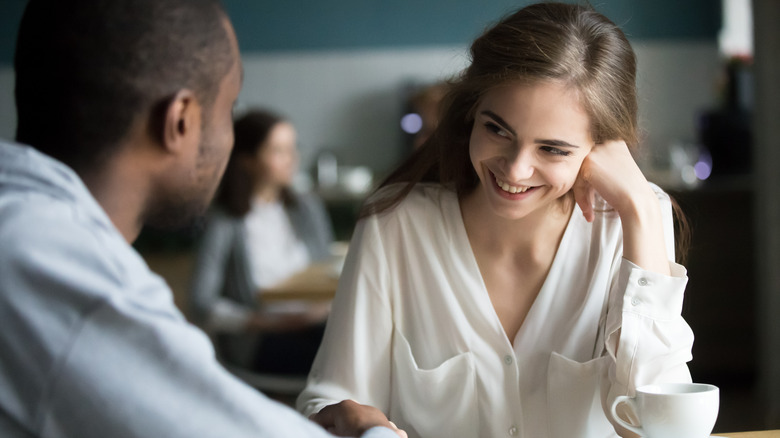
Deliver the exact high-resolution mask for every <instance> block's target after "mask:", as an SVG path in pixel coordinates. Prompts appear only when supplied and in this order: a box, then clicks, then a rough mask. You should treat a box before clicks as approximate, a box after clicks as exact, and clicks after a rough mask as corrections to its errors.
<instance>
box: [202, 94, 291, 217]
mask: <svg viewBox="0 0 780 438" xmlns="http://www.w3.org/2000/svg"><path fill="white" fill-rule="evenodd" d="M283 122H286V119H285V118H283V117H282V116H280V115H278V114H275V113H273V112H271V111H268V110H263V109H253V110H250V111H249V112H247V113H246V114H244V115H243V116H241V118H239V119H237V120H236V121H235V123H233V133H234V137H235V140H234V143H233V151H232V152H231V154H230V160H229V161H228V164H227V167H226V168H225V176H224V177H223V178H222V184H221V186H220V188H219V192H218V193H217V196H216V199H215V202H216V204H217V205H219V206H220V207H222V208H223V209H224V210H225V211H226V212H227V213H229V214H230V215H232V216H236V217H243V216H244V215H246V214H247V213H248V212H249V210H250V208H251V201H252V193H253V190H254V188H255V178H257V176H256V175H252V174H250V173H249V172H247V170H246V169H245V168H244V166H243V165H242V161H243V160H245V159H247V158H253V157H256V156H257V154H258V152H259V151H260V150H261V149H262V148H263V147H264V146H265V145H266V141H267V140H268V136H269V135H270V134H271V131H272V130H273V128H274V127H276V126H277V125H278V124H279V123H283ZM281 199H282V202H283V203H284V204H285V205H287V206H290V205H292V204H293V203H294V200H295V198H294V197H293V196H292V192H291V191H290V190H289V189H287V188H283V189H282V193H281Z"/></svg>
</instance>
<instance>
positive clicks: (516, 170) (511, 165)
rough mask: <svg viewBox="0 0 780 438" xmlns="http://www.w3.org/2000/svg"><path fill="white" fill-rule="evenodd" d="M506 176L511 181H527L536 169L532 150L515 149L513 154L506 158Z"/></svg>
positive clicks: (525, 148)
mask: <svg viewBox="0 0 780 438" xmlns="http://www.w3.org/2000/svg"><path fill="white" fill-rule="evenodd" d="M507 166H508V169H507V176H508V177H510V178H512V180H513V181H515V182H517V181H522V180H525V179H529V178H530V177H531V176H532V175H533V174H534V170H535V168H536V158H535V157H534V154H533V150H532V148H529V147H517V148H516V149H515V150H514V151H513V153H512V154H511V155H510V156H508V157H507Z"/></svg>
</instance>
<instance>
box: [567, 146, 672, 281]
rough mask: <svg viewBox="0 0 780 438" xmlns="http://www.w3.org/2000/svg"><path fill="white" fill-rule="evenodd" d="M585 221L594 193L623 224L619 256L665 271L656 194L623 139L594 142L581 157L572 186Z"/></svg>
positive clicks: (591, 213)
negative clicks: (583, 156)
mask: <svg viewBox="0 0 780 438" xmlns="http://www.w3.org/2000/svg"><path fill="white" fill-rule="evenodd" d="M572 190H573V191H574V199H575V200H576V201H577V204H578V205H579V206H580V209H582V214H583V215H584V216H585V219H586V220H587V221H588V222H591V221H593V219H594V217H595V213H594V211H593V201H594V196H595V193H598V194H599V195H600V196H601V197H602V198H604V200H605V201H606V202H607V203H608V204H609V205H610V206H611V207H612V208H614V209H615V211H616V212H617V213H618V215H620V220H621V222H622V224H623V257H625V258H626V259H627V260H630V261H631V262H632V263H634V264H635V265H637V266H640V267H641V268H643V269H646V270H649V271H654V272H658V273H661V274H665V275H669V273H670V271H669V260H671V259H673V257H669V255H667V254H666V244H665V242H666V240H665V239H664V229H663V218H662V216H661V205H660V203H659V201H658V197H657V196H656V194H655V193H654V192H653V190H652V188H651V187H650V185H649V184H648V182H647V179H645V176H644V175H643V174H642V171H641V170H640V169H639V166H638V165H637V164H636V161H634V158H633V157H632V156H631V152H630V151H629V150H628V146H627V145H626V143H625V142H624V141H608V142H605V143H602V144H597V145H595V146H594V147H593V149H592V150H591V152H590V154H588V156H587V157H585V160H583V162H582V167H581V168H580V174H579V177H578V179H577V181H576V182H575V183H574V187H573V188H572Z"/></svg>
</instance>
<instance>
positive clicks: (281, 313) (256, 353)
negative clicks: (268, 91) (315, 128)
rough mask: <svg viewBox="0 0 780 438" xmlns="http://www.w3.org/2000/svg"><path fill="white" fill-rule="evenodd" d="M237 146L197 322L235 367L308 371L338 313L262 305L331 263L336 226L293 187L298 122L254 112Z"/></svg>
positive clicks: (201, 271)
mask: <svg viewBox="0 0 780 438" xmlns="http://www.w3.org/2000/svg"><path fill="white" fill-rule="evenodd" d="M234 134H235V146H234V148H233V153H232V155H231V157H230V161H229V163H228V165H227V169H226V171H225V176H224V178H223V181H222V186H221V188H220V190H219V193H218V195H217V197H216V200H215V204H216V208H214V210H213V212H212V213H211V214H210V217H209V221H208V225H207V228H206V230H205V233H204V235H203V238H202V241H201V244H200V248H199V252H198V258H197V263H196V266H195V271H194V276H193V281H192V296H191V305H192V315H193V316H194V318H195V320H196V321H197V322H198V323H199V324H200V325H202V326H203V327H204V328H205V329H206V330H207V331H208V332H210V333H212V335H213V336H214V338H215V342H216V345H217V349H218V351H219V353H220V355H221V356H222V359H223V360H225V361H226V362H227V363H230V364H233V365H238V366H241V367H243V368H246V369H249V370H252V371H257V372H268V373H277V374H298V375H305V374H306V373H308V371H309V368H310V367H311V363H312V361H313V360H314V355H315V354H316V351H317V348H318V346H319V343H320V341H321V339H322V333H323V330H324V322H325V319H326V318H327V314H328V306H327V305H323V304H309V303H302V302H298V303H287V305H286V306H283V307H281V308H280V306H278V305H277V306H269V305H266V304H264V303H263V302H262V299H258V295H260V296H262V290H263V289H264V288H268V287H271V286H274V285H276V284H278V283H280V282H282V281H283V280H285V279H287V278H288V277H289V276H291V275H293V274H295V273H296V272H298V271H301V270H303V269H304V268H306V267H307V266H308V265H309V264H310V263H311V262H314V261H319V260H322V259H324V258H326V257H328V256H329V255H330V253H329V245H330V244H331V243H332V241H333V230H332V228H331V223H330V219H329V217H328V215H327V212H326V211H325V208H324V205H323V203H322V201H321V200H320V199H319V198H318V197H317V196H316V195H314V194H313V193H306V194H299V193H296V192H295V191H293V188H292V184H293V178H294V176H295V173H296V171H297V169H298V150H297V137H296V132H295V128H294V127H293V125H292V123H290V122H289V121H287V120H285V119H284V118H282V117H280V116H279V115H276V114H274V113H272V112H270V111H267V110H262V109H254V110H251V111H249V112H248V113H247V114H245V115H244V116H242V117H241V118H240V119H238V120H237V121H236V122H235V125H234Z"/></svg>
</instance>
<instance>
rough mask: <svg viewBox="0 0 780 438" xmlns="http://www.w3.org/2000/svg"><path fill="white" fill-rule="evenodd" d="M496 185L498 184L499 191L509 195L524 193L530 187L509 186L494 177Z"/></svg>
mask: <svg viewBox="0 0 780 438" xmlns="http://www.w3.org/2000/svg"><path fill="white" fill-rule="evenodd" d="M496 184H498V186H499V187H501V190H503V191H505V192H509V193H524V192H525V191H526V190H528V189H530V188H531V187H528V186H525V187H515V186H510V185H509V184H507V183H505V182H504V181H501V180H500V179H498V177H496Z"/></svg>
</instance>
